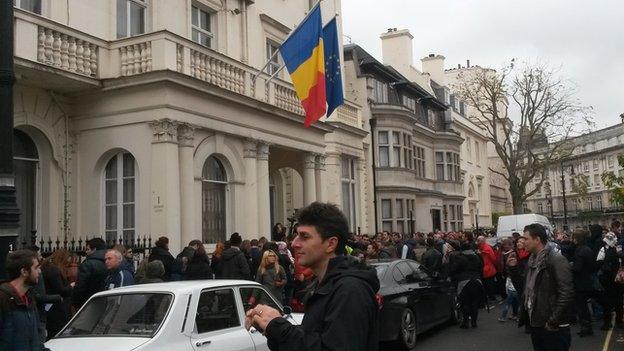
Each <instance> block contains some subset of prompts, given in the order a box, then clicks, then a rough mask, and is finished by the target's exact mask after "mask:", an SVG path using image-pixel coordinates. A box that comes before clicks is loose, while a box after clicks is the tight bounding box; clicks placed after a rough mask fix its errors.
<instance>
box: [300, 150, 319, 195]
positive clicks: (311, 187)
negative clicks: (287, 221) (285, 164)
mask: <svg viewBox="0 0 624 351" xmlns="http://www.w3.org/2000/svg"><path fill="white" fill-rule="evenodd" d="M315 168H316V155H315V154H313V153H306V154H305V156H304V163H303V205H304V206H307V205H309V204H311V203H312V202H314V201H316V175H315Z"/></svg>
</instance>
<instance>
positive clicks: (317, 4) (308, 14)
mask: <svg viewBox="0 0 624 351" xmlns="http://www.w3.org/2000/svg"><path fill="white" fill-rule="evenodd" d="M321 1H323V0H317V1H316V4H314V6H312V8H311V9H310V11H309V12H308V13H307V14H306V15H305V17H304V18H303V19H302V20H301V22H299V24H301V23H303V22H305V20H307V19H308V17H310V15H311V14H312V12H314V8H316V7H317V6H319V4H320V3H321ZM296 30H297V28H295V29H293V30H292V31H291V32H290V33H288V36H286V39H284V42H283V43H285V42H286V40H288V38H290V36H291V35H292V34H293V33H294V32H295V31H296ZM283 43H282V44H283ZM281 48H282V46H281V45H280V47H279V48H277V50H276V51H275V52H274V53H273V55H272V56H271V58H269V60H268V61H267V62H266V63H265V64H264V66H262V68H261V69H260V71H258V72H257V73H256V74H254V76H253V77H252V78H251V83H252V84H255V83H256V79H258V77H259V76H260V75H261V74H262V72H264V70H265V69H266V68H267V66H268V65H269V64H270V63H271V61H272V60H273V59H274V58H275V55H277V54H278V53H279V52H280V49H281ZM280 70H281V68H280ZM278 72H279V71H278Z"/></svg>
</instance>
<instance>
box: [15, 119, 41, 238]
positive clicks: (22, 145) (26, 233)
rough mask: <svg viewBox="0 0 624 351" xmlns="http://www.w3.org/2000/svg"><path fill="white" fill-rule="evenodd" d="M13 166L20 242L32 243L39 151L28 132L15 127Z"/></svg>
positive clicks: (34, 224) (34, 226)
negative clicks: (18, 212)
mask: <svg viewBox="0 0 624 351" xmlns="http://www.w3.org/2000/svg"><path fill="white" fill-rule="evenodd" d="M13 168H14V171H15V191H16V193H15V195H16V202H17V205H18V207H19V209H20V212H21V213H20V220H19V226H20V227H19V231H18V233H19V238H18V239H17V240H18V243H19V244H21V243H26V245H30V243H31V235H32V234H31V231H32V230H35V229H36V221H35V218H36V192H37V185H36V184H37V170H38V168H39V153H38V152H37V146H35V143H34V142H33V140H32V139H31V138H30V136H28V134H26V133H24V132H22V131H21V130H17V129H15V130H14V132H13Z"/></svg>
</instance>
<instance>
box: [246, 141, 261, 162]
mask: <svg viewBox="0 0 624 351" xmlns="http://www.w3.org/2000/svg"><path fill="white" fill-rule="evenodd" d="M257 150H258V141H257V140H256V139H245V142H244V146H243V158H256V157H257Z"/></svg>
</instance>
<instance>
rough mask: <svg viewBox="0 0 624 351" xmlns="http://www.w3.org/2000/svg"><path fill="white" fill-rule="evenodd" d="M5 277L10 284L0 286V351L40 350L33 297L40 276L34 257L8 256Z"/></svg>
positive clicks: (26, 252) (17, 253)
mask: <svg viewBox="0 0 624 351" xmlns="http://www.w3.org/2000/svg"><path fill="white" fill-rule="evenodd" d="M6 273H7V276H8V278H9V279H10V281H9V282H7V283H4V284H2V285H0V350H7V351H10V350H20V351H21V350H43V349H45V348H44V346H43V343H42V340H41V337H40V336H39V317H38V315H37V308H36V304H35V302H36V301H35V297H34V294H33V287H34V286H35V285H37V282H38V281H39V274H40V273H41V268H40V267H39V259H38V258H37V254H36V253H34V252H33V251H30V250H18V251H13V252H11V253H9V255H8V256H7V260H6Z"/></svg>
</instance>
